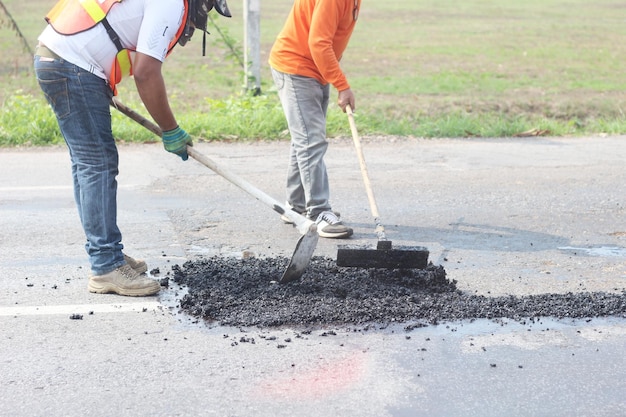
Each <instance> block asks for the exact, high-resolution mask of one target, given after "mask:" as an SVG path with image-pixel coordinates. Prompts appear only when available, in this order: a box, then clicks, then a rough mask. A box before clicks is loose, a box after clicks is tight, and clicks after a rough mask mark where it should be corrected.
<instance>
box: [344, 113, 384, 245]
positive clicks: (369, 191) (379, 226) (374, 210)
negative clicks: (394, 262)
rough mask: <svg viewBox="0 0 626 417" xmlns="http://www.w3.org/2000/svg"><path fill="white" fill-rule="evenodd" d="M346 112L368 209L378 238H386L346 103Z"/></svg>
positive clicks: (356, 133) (351, 115)
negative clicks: (368, 204) (372, 217)
mask: <svg viewBox="0 0 626 417" xmlns="http://www.w3.org/2000/svg"><path fill="white" fill-rule="evenodd" d="M346 113H347V114H348V121H349V122H350V130H351V131H352V141H353V142H354V147H355V148H356V155H357V158H358V159H359V166H360V167H361V175H362V176H363V184H364V185H365V192H366V193H367V199H368V201H369V203H370V210H371V211H372V216H374V222H375V223H376V233H377V234H378V239H379V240H386V237H385V227H384V226H383V225H382V223H381V221H380V213H379V212H378V206H377V205H376V199H375V198H374V191H372V183H371V181H370V177H369V174H368V172H367V166H366V165H365V156H363V148H362V146H361V139H360V138H359V132H358V131H357V129H356V123H355V122H354V114H353V113H352V107H350V105H349V104H348V105H347V106H346Z"/></svg>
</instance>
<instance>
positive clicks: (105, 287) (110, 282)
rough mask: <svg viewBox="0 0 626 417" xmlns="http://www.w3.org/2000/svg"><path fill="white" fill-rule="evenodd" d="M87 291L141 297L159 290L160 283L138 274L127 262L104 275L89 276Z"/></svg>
mask: <svg viewBox="0 0 626 417" xmlns="http://www.w3.org/2000/svg"><path fill="white" fill-rule="evenodd" d="M88 288H89V292H95V293H98V294H107V293H115V294H119V295H128V296H131V297H143V296H146V295H153V294H156V293H158V292H159V290H160V289H161V285H160V284H159V283H158V282H157V281H155V280H153V279H150V278H148V277H144V276H141V275H140V274H138V273H137V272H136V271H135V270H134V269H133V268H131V266H130V265H129V264H124V265H122V266H120V267H119V268H117V269H114V270H113V271H111V272H109V273H108V274H104V275H93V276H91V277H89V286H88Z"/></svg>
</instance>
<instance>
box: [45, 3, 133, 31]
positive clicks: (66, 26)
mask: <svg viewBox="0 0 626 417" xmlns="http://www.w3.org/2000/svg"><path fill="white" fill-rule="evenodd" d="M121 1H122V0H61V1H59V2H58V3H57V4H56V5H55V6H54V7H53V8H52V10H50V12H49V13H48V14H47V15H46V21H47V22H48V23H49V24H50V26H52V28H53V29H54V30H55V31H57V32H58V33H60V34H61V35H74V34H76V33H80V32H83V31H85V30H87V29H91V28H92V27H94V26H95V25H96V24H97V23H98V22H100V21H101V20H102V19H104V17H105V16H106V15H107V13H109V10H111V7H113V5H114V4H117V3H119V2H121Z"/></svg>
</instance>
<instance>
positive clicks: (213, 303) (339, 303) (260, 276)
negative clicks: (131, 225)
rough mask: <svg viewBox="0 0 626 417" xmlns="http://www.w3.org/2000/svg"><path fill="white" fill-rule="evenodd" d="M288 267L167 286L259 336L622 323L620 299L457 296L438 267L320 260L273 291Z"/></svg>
mask: <svg viewBox="0 0 626 417" xmlns="http://www.w3.org/2000/svg"><path fill="white" fill-rule="evenodd" d="M288 263H289V259H288V258H284V257H278V258H245V259H240V258H234V257H232V258H229V257H212V258H207V259H200V260H193V261H188V262H186V263H185V264H183V265H182V266H179V265H174V266H173V267H172V272H173V280H174V281H175V282H176V283H178V284H180V285H184V286H186V287H187V289H188V292H187V294H186V295H184V296H183V297H182V299H181V300H180V305H179V308H180V309H181V311H182V312H183V313H186V314H189V315H191V316H194V317H197V318H201V319H203V320H205V321H206V322H208V323H214V324H218V325H224V326H246V327H248V326H256V327H260V328H263V327H281V326H289V327H309V326H328V325H336V326H341V325H368V324H382V325H384V324H390V323H406V324H407V328H409V329H410V328H416V327H420V326H424V325H432V324H438V323H440V322H444V321H457V320H466V319H479V318H487V319H497V318H509V319H513V320H519V321H523V320H526V319H535V318H540V317H554V318H586V317H589V318H591V317H604V316H621V317H626V291H622V293H605V292H594V293H591V292H581V293H565V294H541V295H529V296H501V297H485V296H482V295H474V294H466V293H464V292H462V291H460V290H458V289H457V287H456V282H455V281H454V280H449V279H448V278H447V277H446V272H445V270H444V268H443V267H442V266H437V265H433V264H429V265H428V266H427V267H426V268H424V269H403V270H400V269H364V268H350V267H338V266H337V265H336V263H335V261H334V260H332V259H330V258H325V257H313V258H312V259H311V262H310V264H309V266H308V268H307V270H306V271H305V273H304V274H303V276H302V278H301V279H300V280H298V281H295V282H292V283H289V284H278V283H277V282H276V281H278V280H279V279H280V276H281V275H282V273H283V271H284V270H285V268H286V267H287V265H288Z"/></svg>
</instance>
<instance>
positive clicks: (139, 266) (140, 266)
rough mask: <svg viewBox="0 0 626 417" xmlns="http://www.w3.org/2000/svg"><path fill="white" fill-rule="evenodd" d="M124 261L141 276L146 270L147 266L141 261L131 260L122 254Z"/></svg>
mask: <svg viewBox="0 0 626 417" xmlns="http://www.w3.org/2000/svg"><path fill="white" fill-rule="evenodd" d="M124 260H125V261H126V263H127V264H128V265H130V267H131V268H133V269H134V270H135V272H136V273H138V274H143V273H145V272H146V271H147V270H148V264H146V262H145V261H144V260H143V259H135V258H131V257H130V256H128V255H126V254H124Z"/></svg>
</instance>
